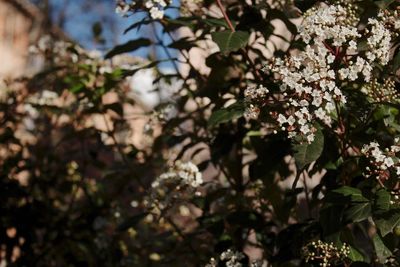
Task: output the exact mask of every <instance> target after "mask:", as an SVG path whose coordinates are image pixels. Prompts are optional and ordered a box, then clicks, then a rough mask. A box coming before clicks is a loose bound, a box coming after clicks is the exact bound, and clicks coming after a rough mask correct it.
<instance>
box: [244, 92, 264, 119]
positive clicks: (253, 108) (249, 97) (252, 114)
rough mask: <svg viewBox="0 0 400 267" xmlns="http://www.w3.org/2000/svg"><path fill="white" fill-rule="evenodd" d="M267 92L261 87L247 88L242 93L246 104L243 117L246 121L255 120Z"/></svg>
mask: <svg viewBox="0 0 400 267" xmlns="http://www.w3.org/2000/svg"><path fill="white" fill-rule="evenodd" d="M268 93H269V90H268V89H267V88H266V87H264V86H262V85H259V86H249V87H247V88H246V90H245V91H244V100H245V104H246V111H245V113H244V116H245V117H246V118H247V119H257V118H258V115H259V113H260V108H259V107H260V106H262V104H263V102H264V101H265V98H266V97H267V95H268Z"/></svg>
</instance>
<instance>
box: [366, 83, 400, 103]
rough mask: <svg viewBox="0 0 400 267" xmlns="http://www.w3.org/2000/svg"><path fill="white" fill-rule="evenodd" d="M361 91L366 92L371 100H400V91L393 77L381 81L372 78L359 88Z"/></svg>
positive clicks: (393, 101)
mask: <svg viewBox="0 0 400 267" xmlns="http://www.w3.org/2000/svg"><path fill="white" fill-rule="evenodd" d="M361 92H363V93H364V94H366V95H367V96H368V97H369V98H370V99H371V100H372V101H373V102H378V103H379V102H389V103H398V102H399V100H400V93H399V92H398V91H397V89H396V83H395V81H394V80H393V79H386V80H384V81H383V83H380V82H378V80H377V79H373V80H372V81H371V82H369V83H367V84H365V85H364V86H363V87H362V88H361Z"/></svg>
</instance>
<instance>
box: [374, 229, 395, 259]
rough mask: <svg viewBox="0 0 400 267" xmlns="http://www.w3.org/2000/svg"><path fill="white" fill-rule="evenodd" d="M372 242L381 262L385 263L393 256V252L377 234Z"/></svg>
mask: <svg viewBox="0 0 400 267" xmlns="http://www.w3.org/2000/svg"><path fill="white" fill-rule="evenodd" d="M372 241H373V242H374V246H375V252H376V255H377V256H378V259H379V261H380V262H381V263H385V260H386V259H387V258H388V257H389V256H391V255H392V252H391V251H390V249H388V248H387V247H386V246H385V244H384V243H383V241H382V239H381V237H380V236H379V235H377V234H375V235H374V236H373V238H372Z"/></svg>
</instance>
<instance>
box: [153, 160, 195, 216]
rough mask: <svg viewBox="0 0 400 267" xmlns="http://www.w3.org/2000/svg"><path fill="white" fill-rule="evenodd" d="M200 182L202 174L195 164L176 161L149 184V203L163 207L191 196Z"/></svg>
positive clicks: (158, 207)
mask: <svg viewBox="0 0 400 267" xmlns="http://www.w3.org/2000/svg"><path fill="white" fill-rule="evenodd" d="M202 183H203V178H202V174H201V172H200V171H199V169H198V168H197V166H196V165H195V164H193V163H192V162H190V161H189V162H181V161H176V162H175V163H174V165H173V166H171V167H170V168H169V170H168V171H167V172H165V173H163V174H161V175H160V176H158V177H157V178H156V180H155V181H154V182H153V183H152V184H151V199H150V201H149V204H150V206H151V207H153V208H157V209H164V208H166V207H168V206H171V205H172V204H174V203H175V202H176V201H177V200H179V201H180V200H184V199H185V198H186V197H187V196H189V197H190V196H192V195H193V193H194V192H195V191H196V188H197V187H198V186H200V185H201V184H202Z"/></svg>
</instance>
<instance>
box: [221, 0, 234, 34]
mask: <svg viewBox="0 0 400 267" xmlns="http://www.w3.org/2000/svg"><path fill="white" fill-rule="evenodd" d="M217 5H218V7H219V9H220V10H221V12H222V15H223V16H224V19H225V21H226V23H228V26H229V28H230V29H231V31H232V32H234V31H235V28H234V27H233V24H232V22H231V20H230V19H229V17H228V15H227V14H226V12H225V10H224V6H223V5H222V3H221V0H217Z"/></svg>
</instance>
